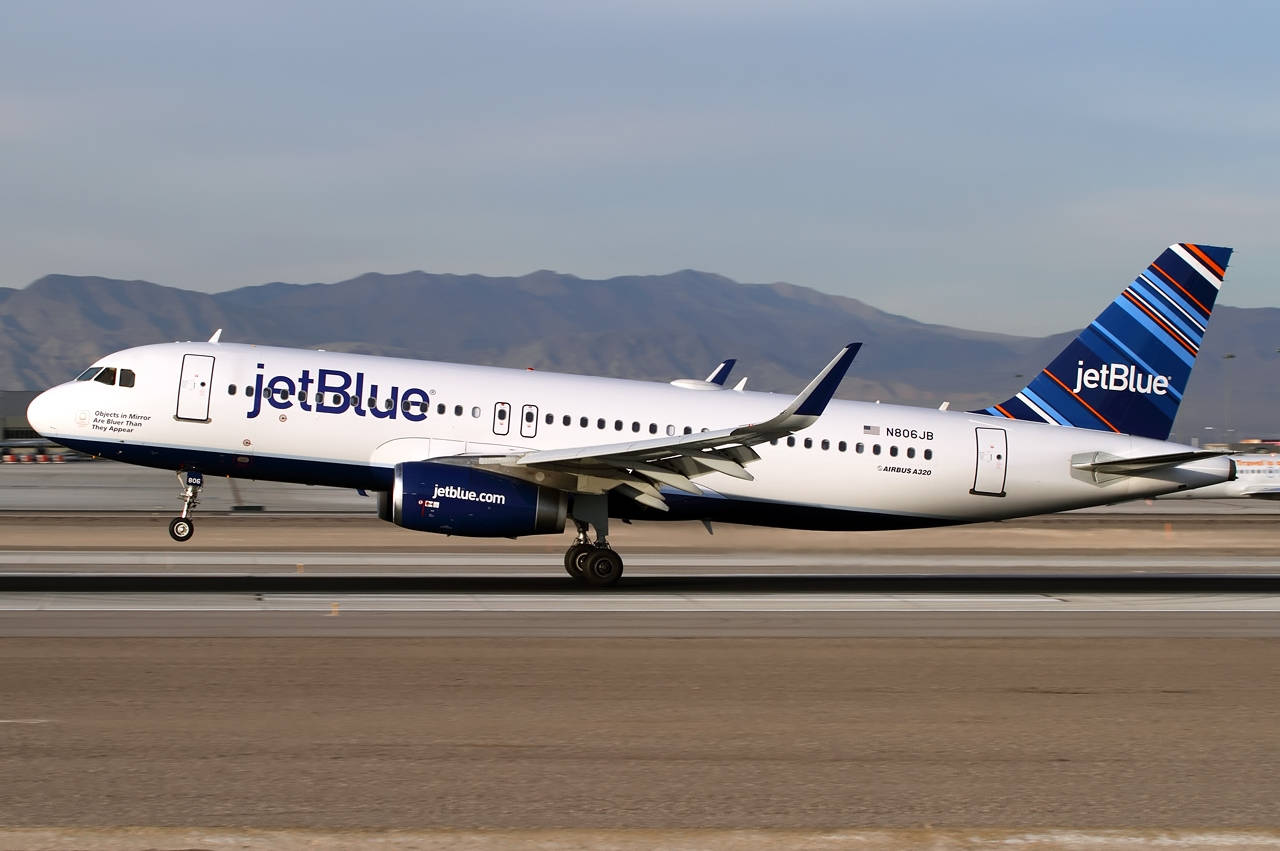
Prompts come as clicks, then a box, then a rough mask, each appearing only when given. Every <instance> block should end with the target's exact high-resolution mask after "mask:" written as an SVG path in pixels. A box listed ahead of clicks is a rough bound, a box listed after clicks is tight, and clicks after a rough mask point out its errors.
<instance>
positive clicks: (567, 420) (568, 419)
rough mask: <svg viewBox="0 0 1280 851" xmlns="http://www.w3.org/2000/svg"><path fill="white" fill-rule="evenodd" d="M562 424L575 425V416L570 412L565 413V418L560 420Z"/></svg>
mask: <svg viewBox="0 0 1280 851" xmlns="http://www.w3.org/2000/svg"><path fill="white" fill-rule="evenodd" d="M560 424H561V425H573V417H571V416H569V415H568V414H565V415H564V419H562V420H560Z"/></svg>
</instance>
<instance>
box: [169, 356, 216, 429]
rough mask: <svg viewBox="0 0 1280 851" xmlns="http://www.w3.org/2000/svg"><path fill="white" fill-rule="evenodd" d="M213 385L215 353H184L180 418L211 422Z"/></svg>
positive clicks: (179, 379)
mask: <svg viewBox="0 0 1280 851" xmlns="http://www.w3.org/2000/svg"><path fill="white" fill-rule="evenodd" d="M212 387H213V355H183V356H182V374H181V375H180V376H179V378H178V410H177V413H176V414H175V415H174V416H176V417H177V418H178V419H180V420H189V421H191V422H199V423H207V422H209V391H210V390H211V388H212Z"/></svg>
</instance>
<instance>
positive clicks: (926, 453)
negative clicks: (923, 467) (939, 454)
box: [924, 449, 933, 461]
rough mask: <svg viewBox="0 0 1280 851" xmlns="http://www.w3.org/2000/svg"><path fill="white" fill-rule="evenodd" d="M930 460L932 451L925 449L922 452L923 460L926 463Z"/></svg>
mask: <svg viewBox="0 0 1280 851" xmlns="http://www.w3.org/2000/svg"><path fill="white" fill-rule="evenodd" d="M932 459H933V450H932V449H926V450H925V451H924V460H926V461H930V460H932Z"/></svg>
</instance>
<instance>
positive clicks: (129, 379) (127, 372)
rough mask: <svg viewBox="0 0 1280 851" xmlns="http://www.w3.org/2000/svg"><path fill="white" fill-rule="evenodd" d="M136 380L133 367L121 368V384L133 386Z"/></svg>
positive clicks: (122, 385)
mask: <svg viewBox="0 0 1280 851" xmlns="http://www.w3.org/2000/svg"><path fill="white" fill-rule="evenodd" d="M133 382H134V374H133V370H132V369H122V370H120V386H121V387H132V386H133Z"/></svg>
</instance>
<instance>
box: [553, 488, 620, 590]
mask: <svg viewBox="0 0 1280 851" xmlns="http://www.w3.org/2000/svg"><path fill="white" fill-rule="evenodd" d="M573 525H574V526H575V527H577V529H578V535H577V537H575V538H574V539H573V545H572V546H570V547H569V549H568V550H567V551H565V554H564V569H565V572H567V573H568V574H569V575H570V576H571V577H573V579H574V581H576V582H581V583H582V584H584V585H590V586H592V587H595V588H607V587H609V586H610V585H613V584H614V583H616V582H617V581H618V580H619V579H621V578H622V556H620V555H618V554H617V553H616V552H614V550H613V548H612V547H610V546H609V539H608V535H609V513H608V504H607V502H606V501H605V498H604V497H603V496H579V497H577V499H576V500H575V501H574V507H573ZM591 526H594V527H595V530H596V539H595V542H594V543H593V542H592V541H591V539H590V538H589V537H588V535H587V531H588V528H589V527H591Z"/></svg>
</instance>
